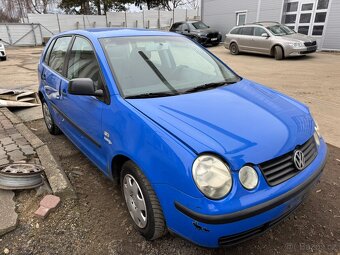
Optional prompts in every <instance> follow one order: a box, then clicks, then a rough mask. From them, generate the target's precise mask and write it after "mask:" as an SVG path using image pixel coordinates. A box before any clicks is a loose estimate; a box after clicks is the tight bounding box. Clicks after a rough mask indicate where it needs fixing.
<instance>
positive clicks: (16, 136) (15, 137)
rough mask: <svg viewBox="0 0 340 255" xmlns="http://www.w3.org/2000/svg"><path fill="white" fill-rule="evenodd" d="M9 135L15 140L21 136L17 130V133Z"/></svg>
mask: <svg viewBox="0 0 340 255" xmlns="http://www.w3.org/2000/svg"><path fill="white" fill-rule="evenodd" d="M10 137H11V138H12V139H13V140H14V141H15V139H18V138H22V135H21V134H20V133H18V131H17V133H15V134H12V135H10Z"/></svg>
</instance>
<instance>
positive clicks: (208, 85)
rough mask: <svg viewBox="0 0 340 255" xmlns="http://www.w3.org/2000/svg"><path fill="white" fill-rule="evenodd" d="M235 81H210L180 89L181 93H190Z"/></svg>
mask: <svg viewBox="0 0 340 255" xmlns="http://www.w3.org/2000/svg"><path fill="white" fill-rule="evenodd" d="M233 83H236V81H232V82H227V81H221V82H211V83H206V84H203V85H199V86H197V87H194V88H190V89H187V90H184V91H181V92H182V93H190V92H197V91H202V90H206V89H213V88H217V87H221V86H223V85H226V84H228V85H229V84H233Z"/></svg>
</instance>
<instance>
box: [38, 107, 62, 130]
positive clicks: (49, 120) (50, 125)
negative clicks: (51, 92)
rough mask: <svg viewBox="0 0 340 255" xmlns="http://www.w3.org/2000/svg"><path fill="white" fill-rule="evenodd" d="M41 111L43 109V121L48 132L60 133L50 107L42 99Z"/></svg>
mask: <svg viewBox="0 0 340 255" xmlns="http://www.w3.org/2000/svg"><path fill="white" fill-rule="evenodd" d="M42 111H43V115H44V121H45V124H46V127H47V130H48V132H49V133H50V134H51V135H60V134H61V130H60V129H59V127H58V126H57V125H56V124H55V122H54V120H53V117H52V115H51V112H50V109H49V107H48V105H47V103H46V102H45V101H42Z"/></svg>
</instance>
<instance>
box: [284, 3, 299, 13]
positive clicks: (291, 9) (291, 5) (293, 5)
mask: <svg viewBox="0 0 340 255" xmlns="http://www.w3.org/2000/svg"><path fill="white" fill-rule="evenodd" d="M298 3H299V2H291V3H287V8H286V12H296V11H297V9H298Z"/></svg>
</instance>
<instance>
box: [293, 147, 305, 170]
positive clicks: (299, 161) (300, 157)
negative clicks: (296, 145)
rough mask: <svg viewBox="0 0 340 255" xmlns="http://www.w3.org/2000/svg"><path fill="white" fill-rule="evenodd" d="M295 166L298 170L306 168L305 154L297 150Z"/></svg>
mask: <svg viewBox="0 0 340 255" xmlns="http://www.w3.org/2000/svg"><path fill="white" fill-rule="evenodd" d="M294 164H295V166H296V168H297V169H298V170H302V169H304V168H305V164H306V161H305V155H304V154H303V152H302V151H300V150H296V151H295V152H294Z"/></svg>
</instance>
